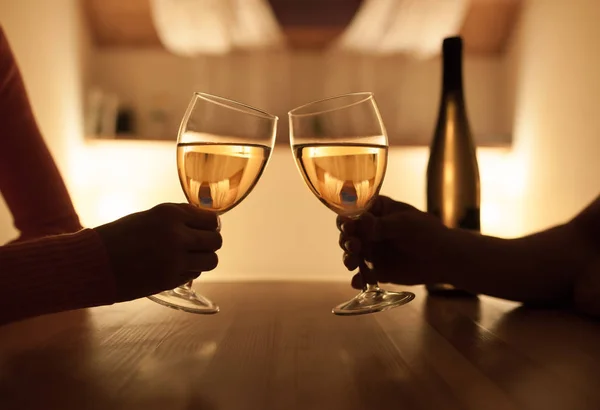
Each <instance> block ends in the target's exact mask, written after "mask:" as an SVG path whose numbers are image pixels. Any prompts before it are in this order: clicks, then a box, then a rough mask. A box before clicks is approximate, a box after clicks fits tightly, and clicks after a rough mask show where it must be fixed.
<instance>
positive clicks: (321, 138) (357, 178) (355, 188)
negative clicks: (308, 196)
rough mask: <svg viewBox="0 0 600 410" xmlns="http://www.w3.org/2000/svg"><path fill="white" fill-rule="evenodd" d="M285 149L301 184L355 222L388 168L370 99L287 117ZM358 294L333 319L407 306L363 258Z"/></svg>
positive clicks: (326, 104)
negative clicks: (288, 148) (385, 287)
mask: <svg viewBox="0 0 600 410" xmlns="http://www.w3.org/2000/svg"><path fill="white" fill-rule="evenodd" d="M289 121H290V143H291V145H292V150H293V153H294V156H295V158H296V163H297V165H298V169H299V170H300V173H301V174H302V176H303V177H304V181H305V182H306V184H307V185H308V187H309V188H310V190H311V191H312V192H313V194H315V195H316V196H317V198H318V199H319V200H320V201H321V202H322V203H323V204H324V205H325V206H327V207H328V208H329V209H331V210H332V211H334V212H335V213H337V214H338V215H341V216H344V217H346V218H350V219H355V218H358V217H359V216H360V215H362V214H363V213H364V212H365V211H367V210H368V209H369V207H370V206H371V205H372V203H373V201H374V200H375V198H377V195H378V193H379V189H380V188H381V184H382V182H383V178H384V176H385V170H386V166H387V151H388V144H387V135H386V131H385V127H384V125H383V121H382V120H381V116H380V114H379V110H378V108H377V104H376V103H375V99H374V98H373V94H372V93H354V94H347V95H342V96H338V97H332V98H328V99H325V100H321V101H317V102H313V103H310V104H306V105H303V106H301V107H298V108H296V109H294V110H292V111H290V112H289ZM359 267H360V274H361V276H362V278H363V282H364V284H365V286H364V288H363V291H362V292H361V293H359V294H358V295H357V296H356V297H354V298H352V299H351V300H349V301H348V302H345V303H342V304H341V305H338V306H336V307H335V308H334V309H333V313H335V314H338V315H358V314H365V313H373V312H380V311H383V310H387V309H391V308H393V307H396V306H400V305H403V304H406V303H408V302H410V301H411V300H412V299H413V298H414V295H413V294H412V293H410V292H390V291H385V290H382V289H381V288H379V286H378V284H377V281H376V279H375V278H374V277H373V275H372V271H371V270H372V265H371V264H370V261H369V260H368V255H365V254H364V253H363V254H362V258H361V260H360V263H359Z"/></svg>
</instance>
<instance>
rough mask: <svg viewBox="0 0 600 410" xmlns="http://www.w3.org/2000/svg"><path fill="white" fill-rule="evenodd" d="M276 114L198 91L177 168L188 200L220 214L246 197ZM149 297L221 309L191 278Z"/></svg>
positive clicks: (180, 139) (265, 157)
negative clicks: (200, 290)
mask: <svg viewBox="0 0 600 410" xmlns="http://www.w3.org/2000/svg"><path fill="white" fill-rule="evenodd" d="M277 120H278V118H277V117H276V116H274V115H271V114H268V113H266V112H263V111H260V110H258V109H256V108H253V107H250V106H248V105H245V104H242V103H239V102H236V101H232V100H229V99H226V98H223V97H218V96H215V95H209V94H205V93H195V94H194V96H193V97H192V101H191V102H190V104H189V106H188V108H187V111H186V112H185V115H184V116H183V120H182V121H181V125H180V126H179V133H178V136H177V171H178V174H179V181H180V182H181V187H182V188H183V191H184V192H185V196H186V197H187V200H188V202H189V203H190V204H192V205H195V206H197V207H198V208H200V209H203V210H205V211H210V212H214V213H215V214H217V215H221V214H223V213H225V212H227V211H229V210H231V209H232V208H234V207H235V206H236V205H238V204H239V203H240V202H241V201H242V200H243V199H244V198H246V196H248V194H249V193H250V191H252V189H253V188H254V186H255V185H256V182H257V181H258V180H259V178H260V177H261V175H262V173H263V171H264V170H265V167H266V166H267V162H268V161H269V158H270V157H271V152H272V150H273V146H274V144H275V135H276V133H277ZM219 228H220V223H219ZM149 298H150V299H151V300H153V301H155V302H157V303H160V304H162V305H165V306H168V307H171V308H174V309H179V310H184V311H186V312H190V313H202V314H211V313H217V312H218V311H219V307H218V306H217V305H216V304H215V303H213V302H212V301H210V300H208V299H207V298H205V297H204V296H202V295H200V294H198V293H196V292H194V290H193V289H192V281H190V282H188V283H186V284H184V285H181V286H179V287H177V288H175V289H173V290H168V291H165V292H161V293H159V294H156V295H152V296H149Z"/></svg>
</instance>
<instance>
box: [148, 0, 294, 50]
mask: <svg viewBox="0 0 600 410" xmlns="http://www.w3.org/2000/svg"><path fill="white" fill-rule="evenodd" d="M150 5H151V10H152V19H153V22H154V26H155V28H156V31H157V33H158V36H159V38H160V40H161V42H162V43H163V45H164V46H165V48H166V49H167V50H169V51H170V52H172V53H174V54H178V55H183V56H190V57H191V56H196V55H202V54H225V53H228V52H230V51H231V50H233V49H244V48H245V49H247V48H254V49H256V48H274V47H280V46H282V45H284V36H283V34H282V32H281V29H280V27H279V24H278V22H277V20H276V18H275V16H274V14H273V11H272V10H271V7H270V6H269V4H268V2H267V1H266V0H151V2H150Z"/></svg>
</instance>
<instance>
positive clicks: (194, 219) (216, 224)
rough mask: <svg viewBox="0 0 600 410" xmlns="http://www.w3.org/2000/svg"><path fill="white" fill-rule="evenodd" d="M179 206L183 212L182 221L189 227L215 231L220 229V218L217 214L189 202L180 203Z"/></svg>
mask: <svg viewBox="0 0 600 410" xmlns="http://www.w3.org/2000/svg"><path fill="white" fill-rule="evenodd" d="M180 208H181V210H182V211H184V213H185V216H184V223H185V224H186V225H187V226H189V227H190V228H192V229H202V230H211V231H217V232H218V231H219V230H220V229H221V220H220V218H219V216H218V215H217V214H215V213H213V212H209V211H205V210H203V209H200V208H198V207H196V206H194V205H190V204H180Z"/></svg>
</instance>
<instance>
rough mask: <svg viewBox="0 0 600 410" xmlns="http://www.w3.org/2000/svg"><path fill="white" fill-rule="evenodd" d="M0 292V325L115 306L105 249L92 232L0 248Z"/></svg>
mask: <svg viewBox="0 0 600 410" xmlns="http://www.w3.org/2000/svg"><path fill="white" fill-rule="evenodd" d="M0 289H1V290H2V295H3V296H2V298H0V325H1V324H3V323H7V322H11V321H14V320H19V319H24V318H27V317H31V316H36V315H41V314H46V313H54V312H59V311H63V310H70V309H77V308H83V307H90V306H97V305H102V304H110V303H113V302H114V300H115V283H114V278H113V275H112V272H111V270H110V267H109V262H108V257H107V255H106V251H105V249H104V245H103V244H102V241H101V239H100V238H99V237H98V235H97V233H96V232H95V231H93V230H91V229H86V230H83V231H81V232H78V233H76V234H68V235H57V236H52V237H47V238H44V239H39V240H35V241H30V242H24V243H20V244H14V245H8V246H2V247H0Z"/></svg>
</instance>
